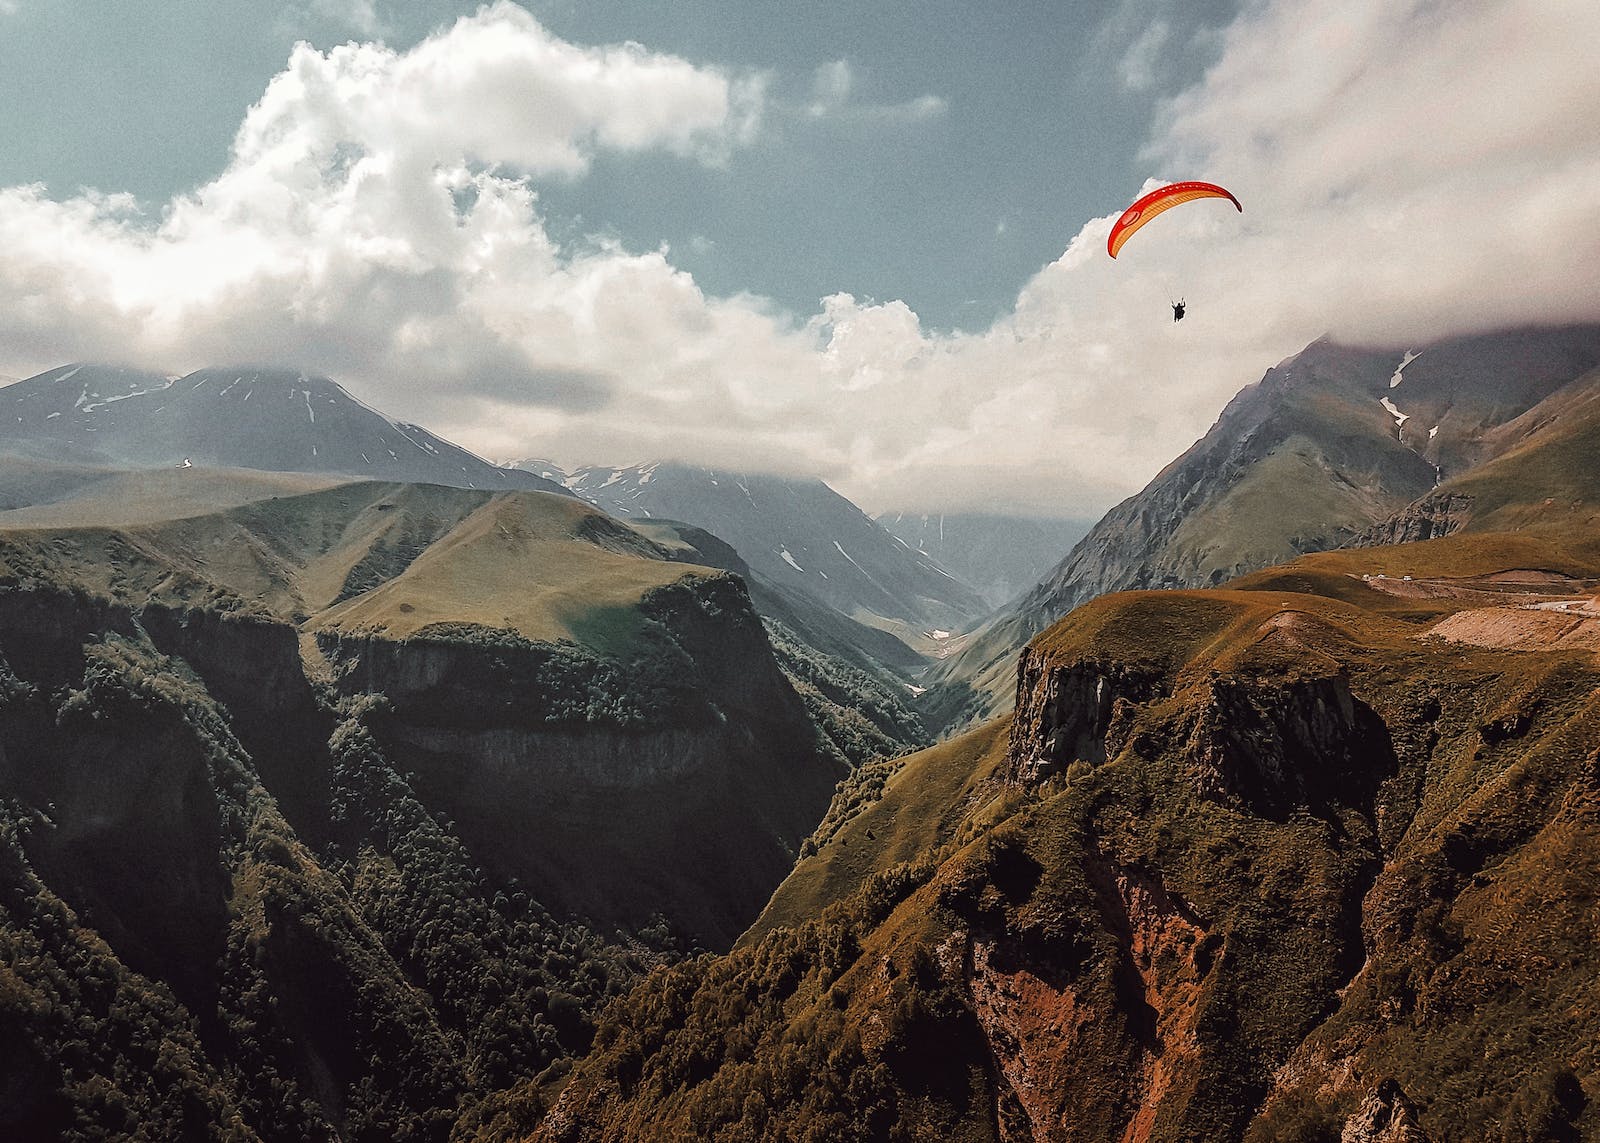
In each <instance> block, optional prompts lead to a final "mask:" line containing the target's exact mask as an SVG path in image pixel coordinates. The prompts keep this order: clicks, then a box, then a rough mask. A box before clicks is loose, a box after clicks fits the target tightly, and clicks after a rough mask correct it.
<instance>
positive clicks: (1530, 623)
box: [1428, 600, 1600, 651]
mask: <svg viewBox="0 0 1600 1143" xmlns="http://www.w3.org/2000/svg"><path fill="white" fill-rule="evenodd" d="M1428 635H1429V636H1430V637H1435V638H1439V639H1448V640H1449V641H1450V642H1452V643H1467V644H1470V645H1471V646H1474V647H1500V648H1504V649H1506V650H1510V651H1560V650H1585V651H1600V607H1597V606H1596V604H1595V601H1594V600H1584V601H1582V602H1575V603H1572V604H1568V605H1565V606H1561V607H1559V608H1557V607H1553V606H1551V605H1550V604H1545V605H1542V606H1537V605H1536V606H1529V607H1477V608H1473V609H1472V610H1470V611H1458V612H1456V613H1455V614H1454V615H1451V616H1447V617H1446V618H1444V619H1442V620H1440V621H1439V622H1438V623H1436V624H1434V625H1433V627H1432V628H1431V629H1429V631H1428Z"/></svg>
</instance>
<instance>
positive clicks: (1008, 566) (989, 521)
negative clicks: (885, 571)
mask: <svg viewBox="0 0 1600 1143" xmlns="http://www.w3.org/2000/svg"><path fill="white" fill-rule="evenodd" d="M877 521H878V523H879V524H881V525H882V526H883V527H884V528H886V529H887V530H888V531H889V532H890V533H891V534H892V535H894V536H896V537H898V538H899V539H901V540H903V541H905V543H906V544H907V545H908V546H909V547H912V548H915V549H916V550H917V551H919V552H921V553H923V554H924V555H926V556H929V557H931V558H932V559H934V560H936V561H937V562H938V564H939V566H940V567H942V568H945V569H947V570H948V571H949V572H950V573H951V574H952V575H954V576H956V577H958V578H959V579H961V580H962V581H964V582H966V583H970V584H972V585H973V587H974V588H976V589H977V591H978V593H979V594H980V595H982V596H983V601H984V602H985V603H986V604H988V605H989V607H990V608H991V609H996V608H999V607H1001V606H1003V605H1004V604H1007V603H1010V602H1011V601H1012V600H1014V599H1015V598H1016V597H1017V596H1019V595H1021V594H1022V593H1023V592H1025V591H1027V590H1029V589H1030V588H1032V587H1033V586H1034V585H1035V584H1036V583H1038V582H1039V581H1040V580H1041V579H1043V578H1044V576H1045V574H1046V573H1047V572H1049V570H1050V569H1051V568H1053V567H1054V566H1055V565H1056V564H1057V563H1058V562H1059V561H1060V559H1061V554H1062V553H1063V552H1065V551H1067V550H1068V549H1070V548H1071V547H1072V545H1073V544H1075V543H1077V541H1078V540H1079V539H1080V538H1081V537H1082V536H1083V534H1084V533H1085V532H1087V531H1088V530H1089V528H1090V526H1091V525H1092V524H1093V521H1092V520H1073V519H1050V518H1046V517H1040V516H1003V515H994V514H988V513H982V512H934V513H927V512H884V513H882V514H880V515H879V516H878V517H877Z"/></svg>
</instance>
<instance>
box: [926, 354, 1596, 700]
mask: <svg viewBox="0 0 1600 1143" xmlns="http://www.w3.org/2000/svg"><path fill="white" fill-rule="evenodd" d="M1597 365H1600V327H1595V326H1581V327H1575V328H1558V329H1528V330H1516V331H1510V332H1505V333H1499V334H1489V335H1482V336H1476V337H1470V338H1459V339H1453V340H1449V341H1444V342H1441V343H1438V344H1435V345H1429V346H1420V347H1418V346H1412V347H1393V348H1380V349H1358V348H1350V347H1346V346H1340V345H1337V344H1335V343H1333V342H1331V341H1328V340H1323V341H1319V342H1316V343H1315V344H1313V345H1311V346H1308V347H1307V348H1306V349H1305V350H1304V351H1303V352H1301V353H1299V354H1297V355H1296V356H1294V357H1292V358H1290V359H1289V360H1287V361H1285V362H1283V363H1281V364H1280V365H1278V366H1276V367H1275V368H1273V369H1270V370H1268V371H1267V373H1266V375H1265V376H1264V377H1263V378H1262V379H1261V380H1260V381H1258V382H1256V383H1255V384H1254V385H1250V386H1248V387H1246V388H1244V389H1243V390H1241V391H1240V393H1239V394H1238V395H1237V396H1236V397H1234V398H1233V400H1232V401H1230V402H1229V403H1228V405H1227V407H1226V408H1225V409H1224V410H1223V411H1222V415H1221V416H1220V417H1219V418H1218V419H1217V422H1216V424H1215V425H1213V426H1212V427H1211V429H1210V431H1208V432H1207V433H1206V434H1205V436H1203V437H1202V438H1201V439H1200V440H1198V441H1197V442H1195V444H1194V445H1193V446H1191V447H1190V448H1189V449H1188V451H1186V452H1185V453H1184V454H1183V455H1182V456H1180V457H1178V458H1177V459H1176V460H1174V461H1173V462H1172V463H1171V464H1169V465H1168V466H1167V467H1166V468H1165V469H1163V470H1162V471H1161V472H1160V473H1159V474H1158V475H1157V476H1156V477H1155V478H1154V479H1153V480H1152V481H1151V482H1150V483H1149V484H1148V485H1146V486H1145V488H1144V489H1143V490H1142V491H1140V492H1138V493H1137V494H1135V495H1134V496H1131V497H1129V498H1128V499H1126V500H1124V501H1123V502H1122V503H1120V504H1118V505H1116V506H1115V507H1114V508H1112V509H1111V510H1110V511H1109V512H1107V513H1106V515H1105V516H1104V517H1103V518H1102V519H1101V520H1100V521H1099V522H1098V523H1097V524H1095V526H1094V527H1093V528H1091V529H1090V530H1089V532H1088V533H1087V534H1086V535H1085V536H1084V537H1083V538H1082V539H1081V540H1079V541H1078V542H1077V544H1075V545H1074V546H1073V548H1072V549H1071V550H1070V551H1069V552H1068V553H1067V554H1066V556H1065V557H1064V558H1063V559H1062V560H1061V561H1060V563H1059V564H1058V565H1057V566H1056V567H1055V568H1054V569H1053V570H1052V571H1051V572H1050V573H1049V574H1048V575H1047V576H1046V577H1045V578H1044V579H1043V580H1042V581H1041V582H1040V583H1039V584H1038V585H1037V586H1035V587H1034V588H1033V589H1032V590H1031V591H1029V592H1028V593H1027V594H1026V595H1025V596H1024V597H1023V598H1021V599H1020V600H1018V601H1017V602H1016V603H1015V604H1014V605H1013V606H1011V607H1009V608H1008V609H1006V610H1004V611H1002V612H1001V613H1000V614H999V615H997V616H995V617H994V618H993V619H991V620H990V621H989V622H988V623H987V624H986V625H985V627H984V628H983V629H982V630H980V631H978V632H977V633H976V634H974V635H973V637H972V638H971V639H969V640H967V641H965V642H964V644H963V645H962V646H961V647H960V648H959V650H958V651H957V652H956V653H955V654H953V655H951V656H950V657H949V658H948V659H946V660H944V661H943V662H941V663H939V664H938V665H937V666H936V667H935V669H934V671H933V672H932V673H931V674H930V676H929V681H930V684H931V689H933V690H934V691H935V694H934V696H933V701H934V703H935V712H934V714H933V715H932V717H933V720H934V722H935V723H936V724H946V723H949V724H955V725H960V724H965V723H968V722H970V721H971V720H973V719H982V718H986V717H991V716H993V715H994V714H997V713H999V712H1000V711H1001V710H1003V709H1005V708H1006V707H1007V706H1009V704H1010V702H1011V700H1012V697H1013V695H1012V691H1013V680H1012V665H1013V663H1014V661H1015V657H1016V655H1017V653H1018V652H1019V651H1020V650H1021V648H1022V647H1023V646H1024V645H1025V644H1026V643H1027V641H1028V640H1029V639H1030V638H1031V637H1032V636H1034V635H1035V634H1037V633H1038V632H1040V631H1043V630H1044V629H1045V628H1046V627H1048V626H1049V625H1050V624H1051V623H1053V622H1055V621H1056V620H1058V619H1060V618H1061V617H1062V616H1064V615H1066V614H1067V613H1068V612H1070V611H1071V610H1072V608H1074V607H1076V606H1077V605H1078V604H1080V603H1083V602H1085V601H1087V600H1090V599H1093V598H1094V597H1096V596H1098V595H1102V594H1105V593H1107V592H1112V591H1122V590H1128V589H1134V588H1176V587H1206V586H1211V585H1215V584H1219V583H1222V582H1224V581H1226V580H1227V579H1229V578H1231V577H1233V576H1236V575H1239V574H1242V573H1245V572H1249V571H1253V570H1256V569H1258V568H1263V567H1268V566H1270V565H1272V564H1275V563H1280V562H1283V561H1285V560H1289V559H1293V558H1294V557H1295V556H1297V555H1300V554H1302V553H1306V552H1315V551H1322V550H1325V549H1329V548H1337V547H1339V546H1341V545H1344V544H1347V543H1352V542H1355V541H1357V540H1358V538H1360V537H1362V536H1364V535H1365V534H1367V533H1368V531H1369V530H1370V529H1374V528H1382V527H1383V526H1384V524H1385V522H1386V521H1388V520H1389V519H1390V518H1391V517H1395V516H1397V515H1401V516H1403V515H1405V514H1406V513H1407V511H1408V507H1409V506H1410V505H1412V504H1413V503H1417V502H1432V503H1439V502H1440V501H1439V499H1438V497H1436V496H1435V490H1436V489H1437V490H1438V492H1439V493H1444V491H1445V489H1446V488H1447V487H1456V486H1457V483H1458V482H1460V481H1470V479H1471V474H1472V473H1473V472H1474V471H1477V470H1478V469H1479V468H1481V467H1482V466H1484V465H1486V464H1488V463H1489V462H1491V461H1493V460H1494V459H1495V458H1496V457H1497V456H1500V455H1502V454H1503V453H1505V452H1508V451H1510V450H1513V449H1515V448H1517V447H1520V445H1521V444H1522V443H1523V442H1524V441H1525V439H1526V438H1527V437H1528V436H1529V435H1530V434H1534V433H1538V432H1542V431H1555V429H1556V428H1557V427H1558V424H1559V423H1564V421H1565V420H1567V419H1570V418H1571V417H1572V416H1573V415H1574V413H1573V410H1574V408H1575V407H1576V405H1577V404H1579V403H1581V402H1582V401H1584V400H1586V399H1587V396H1588V395H1592V394H1593V393H1594V392H1595V391H1596V390H1597V388H1600V380H1597V378H1596V377H1595V375H1594V370H1595V368H1596V366H1597ZM1584 476H1585V474H1580V476H1579V479H1580V481H1581V480H1582V479H1584ZM1548 478H1549V479H1550V480H1551V481H1552V483H1551V484H1550V485H1549V487H1548V488H1546V489H1543V490H1541V488H1540V487H1539V486H1538V485H1537V484H1533V485H1531V486H1530V487H1528V488H1527V489H1526V490H1525V492H1524V493H1523V495H1526V496H1529V497H1533V498H1536V499H1540V500H1542V499H1544V498H1545V497H1547V496H1559V495H1561V493H1562V491H1563V489H1564V487H1565V484H1564V483H1563V481H1562V479H1561V478H1560V477H1558V476H1555V475H1550V476H1549V477H1548ZM1430 498H1432V499H1431V500H1430ZM1394 534H1399V533H1394ZM1428 534H1432V533H1431V532H1430V533H1428ZM1411 535H1413V536H1416V537H1417V538H1422V534H1421V533H1420V532H1415V531H1414V532H1413V533H1411Z"/></svg>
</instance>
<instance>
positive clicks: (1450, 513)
mask: <svg viewBox="0 0 1600 1143" xmlns="http://www.w3.org/2000/svg"><path fill="white" fill-rule="evenodd" d="M1472 505H1473V497H1471V496H1469V495H1467V494H1466V493H1462V492H1449V493H1445V494H1443V495H1441V496H1425V497H1423V498H1422V499H1421V500H1418V501H1417V502H1416V503H1415V504H1412V505H1410V506H1408V507H1407V508H1406V509H1405V511H1403V512H1398V513H1396V514H1395V515H1393V516H1391V517H1389V519H1387V520H1384V521H1383V522H1382V523H1379V524H1374V525H1373V526H1372V527H1370V528H1368V529H1367V530H1366V531H1365V532H1363V533H1362V534H1361V535H1360V536H1358V537H1357V538H1356V539H1354V540H1352V541H1350V544H1349V546H1350V547H1352V548H1376V547H1381V546H1383V545H1385V544H1412V543H1417V542H1420V541H1422V540H1437V539H1438V538H1439V537H1441V536H1448V535H1450V534H1451V533H1452V532H1457V531H1460V530H1461V529H1462V528H1464V527H1466V525H1467V521H1468V520H1470V519H1471V518H1472Z"/></svg>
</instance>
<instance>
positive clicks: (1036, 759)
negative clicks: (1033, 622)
mask: <svg viewBox="0 0 1600 1143" xmlns="http://www.w3.org/2000/svg"><path fill="white" fill-rule="evenodd" d="M1166 692H1167V683H1166V681H1165V679H1163V678H1162V676H1161V674H1160V673H1159V672H1157V671H1154V670H1151V669H1148V668H1144V667H1137V666H1132V665H1129V664H1127V663H1119V662H1114V661H1109V660H1108V661H1103V662H1102V661H1097V660H1089V659H1085V660H1080V661H1077V662H1073V663H1070V664H1066V665H1062V664H1059V663H1053V662H1051V661H1050V659H1049V657H1048V656H1047V655H1045V654H1043V653H1040V652H1038V651H1035V650H1034V649H1032V648H1029V649H1028V650H1026V651H1024V652H1023V654H1022V659H1021V661H1020V662H1019V664H1018V666H1017V714H1016V720H1015V722H1014V723H1013V724H1012V729H1011V745H1010V747H1009V749H1008V751H1007V755H1006V773H1007V775H1008V777H1009V778H1010V780H1011V781H1013V782H1016V783H1018V784H1021V785H1031V784H1033V783H1035V782H1038V781H1041V780H1042V779H1044V778H1048V777H1050V776H1051V775H1053V774H1057V773H1060V772H1062V771H1064V770H1065V769H1066V768H1067V767H1068V766H1070V765H1071V764H1072V763H1073V762H1076V761H1084V762H1088V763H1090V764H1092V765H1099V764H1100V763H1102V762H1105V761H1106V760H1107V759H1108V758H1114V757H1116V755H1117V754H1119V753H1120V752H1121V750H1122V748H1123V747H1124V746H1125V745H1126V744H1127V743H1126V734H1127V728H1128V726H1129V724H1130V722H1131V718H1130V716H1131V713H1132V711H1133V710H1134V709H1136V708H1137V707H1138V706H1140V705H1142V704H1143V703H1146V702H1149V701H1150V700H1151V699H1153V698H1158V697H1163V696H1164V695H1165V694H1166Z"/></svg>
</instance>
